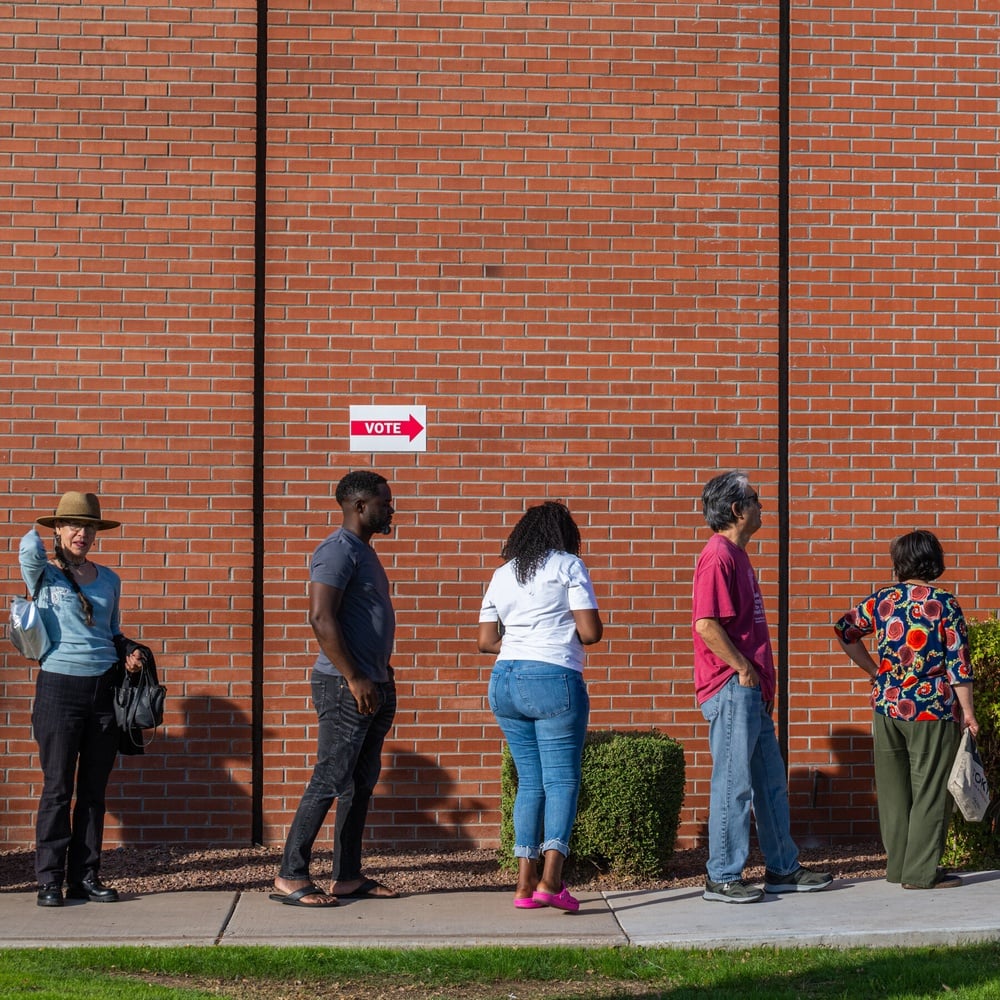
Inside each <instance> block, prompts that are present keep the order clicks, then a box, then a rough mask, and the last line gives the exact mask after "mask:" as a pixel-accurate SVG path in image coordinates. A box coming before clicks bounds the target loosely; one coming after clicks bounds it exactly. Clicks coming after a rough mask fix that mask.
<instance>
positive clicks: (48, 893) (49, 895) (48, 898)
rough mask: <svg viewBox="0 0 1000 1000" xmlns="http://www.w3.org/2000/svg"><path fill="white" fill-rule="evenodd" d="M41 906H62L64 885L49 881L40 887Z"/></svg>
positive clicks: (39, 901) (39, 902) (39, 903)
mask: <svg viewBox="0 0 1000 1000" xmlns="http://www.w3.org/2000/svg"><path fill="white" fill-rule="evenodd" d="M38 905H39V906H62V905H63V894H62V886H61V885H60V884H59V883H58V882H48V883H47V884H45V885H40V886H39V887H38Z"/></svg>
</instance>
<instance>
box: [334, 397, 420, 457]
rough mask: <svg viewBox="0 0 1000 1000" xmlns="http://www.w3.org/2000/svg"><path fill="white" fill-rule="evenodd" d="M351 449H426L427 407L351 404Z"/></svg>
mask: <svg viewBox="0 0 1000 1000" xmlns="http://www.w3.org/2000/svg"><path fill="white" fill-rule="evenodd" d="M350 450H351V451H427V407H426V406H352V407H351V445H350Z"/></svg>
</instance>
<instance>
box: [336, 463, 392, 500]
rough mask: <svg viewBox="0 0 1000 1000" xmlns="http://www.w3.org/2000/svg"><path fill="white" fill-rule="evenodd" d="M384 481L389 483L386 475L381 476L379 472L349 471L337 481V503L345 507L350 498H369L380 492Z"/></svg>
mask: <svg viewBox="0 0 1000 1000" xmlns="http://www.w3.org/2000/svg"><path fill="white" fill-rule="evenodd" d="M383 483H384V484H386V485H388V481H387V480H386V478H385V476H380V475H379V474H378V473H377V472H369V471H367V470H365V469H359V470H357V471H355V472H348V473H347V475H346V476H344V478H343V479H341V480H340V482H339V483H337V493H336V497H337V503H339V504H340V505H341V507H343V505H344V504H345V503H346V502H347V501H348V500H353V499H354V498H355V497H362V498H363V499H366V500H367V499H369V498H370V497H373V496H376V495H377V494H378V488H379V487H380V486H381V485H383Z"/></svg>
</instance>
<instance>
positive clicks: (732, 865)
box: [701, 674, 799, 882]
mask: <svg viewBox="0 0 1000 1000" xmlns="http://www.w3.org/2000/svg"><path fill="white" fill-rule="evenodd" d="M701 714H702V715H703V716H704V717H705V718H706V719H707V720H708V723H709V726H708V744H709V749H710V750H711V751H712V785H711V794H710V798H709V807H708V864H707V865H706V868H707V870H708V877H709V878H710V879H711V880H712V881H713V882H737V881H739V880H740V879H741V878H742V877H743V868H744V866H745V865H746V862H747V856H748V855H749V853H750V808H751V806H752V807H753V815H754V821H755V823H756V826H757V840H758V842H759V843H760V849H761V851H762V852H763V854H764V861H765V863H766V865H767V870H768V871H770V872H773V873H774V874H776V875H788V874H790V873H791V872H793V871H795V870H796V869H797V868H798V867H799V849H798V847H796V845H795V842H794V841H793V840H792V837H791V834H790V832H789V822H790V816H789V810H788V785H787V782H786V779H785V762H784V760H783V759H782V757H781V749H780V747H779V746H778V740H777V737H776V736H775V735H774V722H773V721H772V720H771V717H770V715H768V713H767V710H766V708H765V707H764V702H763V700H762V699H761V696H760V688H759V687H753V688H747V687H740V684H739V678H738V677H737V676H736V675H735V674H734V675H733V677H732V679H731V680H730V681H729V683H728V684H726V686H725V687H724V688H722V690H721V691H719V692H718V693H717V694H715V695H713V696H712V697H711V698H709V699H708V701H706V702H703V703H702V705H701Z"/></svg>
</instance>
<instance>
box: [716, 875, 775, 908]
mask: <svg viewBox="0 0 1000 1000" xmlns="http://www.w3.org/2000/svg"><path fill="white" fill-rule="evenodd" d="M701 898H702V899H708V900H712V901H713V902H716V903H756V902H757V901H758V900H761V899H763V898H764V890H763V889H758V888H757V886H755V885H747V884H746V882H744V881H743V880H742V879H740V881H738V882H713V881H712V880H711V879H710V878H707V879H705V891H704V892H703V893H702V894H701Z"/></svg>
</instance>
